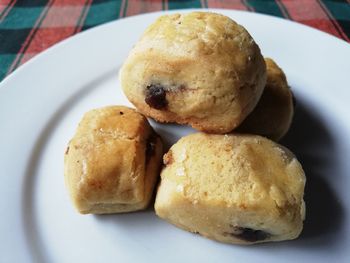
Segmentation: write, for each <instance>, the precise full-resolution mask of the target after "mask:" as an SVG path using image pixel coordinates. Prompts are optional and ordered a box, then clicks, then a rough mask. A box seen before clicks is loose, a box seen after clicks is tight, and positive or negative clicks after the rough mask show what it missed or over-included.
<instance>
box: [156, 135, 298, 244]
mask: <svg viewBox="0 0 350 263" xmlns="http://www.w3.org/2000/svg"><path fill="white" fill-rule="evenodd" d="M164 163H165V167H164V168H163V170H162V172H161V184H160V186H159V188H158V192H157V196H156V202H155V210H156V213H157V215H158V216H159V217H161V218H163V219H165V220H167V221H169V222H170V223H172V224H174V225H176V226H178V227H180V228H182V229H185V230H187V231H191V232H194V233H199V234H201V235H203V236H206V237H208V238H211V239H214V240H217V241H221V242H226V243H234V244H254V243H260V242H268V241H281V240H287V239H294V238H296V237H298V236H299V234H300V232H301V230H302V227H303V220H304V215H305V205H304V201H303V194H304V185H305V175H304V172H303V169H302V167H301V165H300V163H299V162H298V161H297V159H296V158H295V157H294V155H293V154H292V153H291V152H290V151H289V150H287V149H286V148H284V147H283V146H280V145H278V144H276V143H274V142H273V141H270V140H268V139H266V138H264V137H260V136H256V135H234V134H230V135H210V134H202V133H197V134H192V135H189V136H186V137H183V138H181V139H180V140H179V141H178V142H177V143H176V144H175V145H173V146H172V147H171V148H170V150H169V152H168V153H167V154H166V155H165V156H164Z"/></svg>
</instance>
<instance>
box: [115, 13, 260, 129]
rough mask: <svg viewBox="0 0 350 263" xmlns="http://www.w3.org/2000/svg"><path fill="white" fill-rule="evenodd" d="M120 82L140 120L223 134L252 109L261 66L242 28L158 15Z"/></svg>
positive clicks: (211, 16)
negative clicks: (174, 124) (186, 126)
mask: <svg viewBox="0 0 350 263" xmlns="http://www.w3.org/2000/svg"><path fill="white" fill-rule="evenodd" d="M120 79H121V86H122V88H123V90H124V93H125V94H126V96H127V98H128V99H129V100H130V101H131V102H132V103H133V104H134V105H135V106H136V108H137V109H138V110H139V111H140V112H142V113H143V114H145V115H146V116H148V117H152V118H154V119H155V120H157V121H160V122H176V123H180V124H189V125H191V126H192V127H194V128H196V129H198V130H201V131H205V132H211V133H226V132H230V131H232V130H233V128H235V127H237V126H238V125H239V124H240V123H241V122H242V121H243V120H244V118H245V117H246V116H247V115H248V114H249V113H250V112H251V111H252V110H253V108H254V107H255V106H256V104H257V102H258V100H259V98H260V96H261V94H262V91H263V89H264V86H265V83H266V67H265V62H264V59H263V57H262V55H261V53H260V49H259V47H258V46H257V44H256V43H255V42H254V40H253V38H252V37H251V36H250V35H249V33H248V32H247V31H246V30H245V29H244V28H243V27H242V26H240V25H238V24H237V23H236V22H234V21H232V20H231V19H230V18H228V17H226V16H223V15H220V14H215V13H207V12H193V13H188V14H172V15H164V16H161V17H160V18H158V19H157V20H156V21H155V22H154V23H153V24H152V25H150V26H149V27H148V29H147V30H146V31H145V33H144V34H143V36H142V37H141V39H140V40H139V41H138V42H137V43H136V45H135V46H134V48H133V49H132V51H131V52H130V54H129V56H128V58H127V59H126V61H125V63H124V65H123V67H122V69H121V71H120Z"/></svg>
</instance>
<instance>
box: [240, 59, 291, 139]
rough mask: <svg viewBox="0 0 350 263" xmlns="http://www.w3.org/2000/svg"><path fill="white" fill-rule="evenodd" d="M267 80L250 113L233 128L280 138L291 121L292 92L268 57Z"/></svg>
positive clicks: (282, 74) (271, 137)
mask: <svg viewBox="0 0 350 263" xmlns="http://www.w3.org/2000/svg"><path fill="white" fill-rule="evenodd" d="M265 62H266V69H267V82H266V86H265V89H264V92H263V94H262V96H261V98H260V101H259V102H258V105H257V106H256V107H255V109H254V110H253V112H252V113H250V114H249V115H248V117H247V118H246V119H245V120H244V121H243V122H242V124H241V125H240V126H239V127H238V128H237V129H236V130H235V131H237V132H242V133H251V134H259V135H262V136H265V137H267V138H270V139H272V140H275V141H278V140H280V139H281V138H282V137H283V136H284V135H285V134H286V133H287V131H288V130H289V127H290V125H291V123H292V119H293V114H294V106H293V94H292V91H291V90H290V88H289V86H288V83H287V78H286V75H285V74H284V72H283V71H282V69H281V68H280V67H279V66H278V65H277V64H276V63H275V62H274V61H273V60H272V59H270V58H265Z"/></svg>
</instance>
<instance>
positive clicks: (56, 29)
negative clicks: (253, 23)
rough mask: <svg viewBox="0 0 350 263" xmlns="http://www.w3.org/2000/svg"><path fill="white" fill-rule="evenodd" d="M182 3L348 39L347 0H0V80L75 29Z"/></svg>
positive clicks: (349, 2)
mask: <svg viewBox="0 0 350 263" xmlns="http://www.w3.org/2000/svg"><path fill="white" fill-rule="evenodd" d="M182 8H204V9H205V8H227V9H235V10H245V11H249V12H257V13H264V14H269V15H273V16H278V17H283V18H285V19H289V20H293V21H296V22H299V23H303V24H305V25H308V26H311V27H314V28H317V29H319V30H322V31H324V32H327V33H330V34H332V35H334V36H336V37H338V38H340V39H343V40H344V41H347V42H350V0H275V1H272V0H230V1H226V0H196V1H194V0H176V1H171V0H0V81H1V80H2V79H3V78H4V77H5V76H7V75H8V74H10V73H11V72H12V71H14V70H15V69H16V68H18V67H19V66H20V65H22V64H23V63H25V62H26V61H28V60H29V59H31V58H32V57H34V56H35V55H37V54H38V53H40V52H42V51H44V50H45V49H47V48H49V47H50V46H52V45H54V44H55V43H57V42H59V41H61V40H63V39H65V38H67V37H70V36H72V35H74V34H76V33H78V32H80V31H83V30H86V29H88V28H91V27H94V26H97V25H100V24H103V23H105V22H109V21H112V20H116V19H119V18H122V17H126V16H132V15H137V14H141V13H147V12H153V11H160V10H173V9H182Z"/></svg>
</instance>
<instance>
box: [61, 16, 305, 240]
mask: <svg viewBox="0 0 350 263" xmlns="http://www.w3.org/2000/svg"><path fill="white" fill-rule="evenodd" d="M120 81H121V86H122V88H123V91H124V93H125V95H126V96H127V98H128V99H129V100H130V101H131V102H132V103H133V104H134V105H135V107H136V109H137V111H136V110H133V109H130V108H127V107H124V106H109V107H105V108H101V109H96V110H92V111H90V112H88V113H86V115H85V116H84V117H83V119H82V121H81V122H80V124H79V127H78V129H77V131H76V134H75V135H74V137H73V139H72V140H71V141H70V142H69V146H68V148H67V151H66V155H65V181H66V185H67V187H68V189H69V192H70V195H71V198H72V200H73V202H74V204H75V206H76V208H77V209H78V211H79V212H81V213H94V214H101V213H102V214H103V213H122V212H130V211H136V210H140V209H144V208H146V207H147V206H148V205H149V203H150V200H152V198H151V197H152V193H153V189H154V188H155V185H156V183H157V180H158V178H159V175H160V178H161V179H160V183H159V186H158V190H157V194H156V200H155V212H156V214H157V215H158V216H159V217H161V218H163V219H165V220H166V221H168V222H170V223H172V224H174V225H176V226H177V227H179V228H182V229H185V230H188V231H191V232H194V233H199V234H201V235H203V236H206V237H208V238H211V239H214V240H218V241H221V242H226V243H235V244H254V243H259V242H267V241H280V240H288V239H294V238H296V237H298V236H299V234H300V233H301V231H302V227H303V220H304V217H305V205H304V200H303V195H304V187H305V175H304V172H303V169H302V167H301V165H300V163H299V162H298V160H297V159H296V158H295V156H294V155H293V154H292V153H291V152H290V151H289V150H288V149H286V148H285V147H283V146H282V145H279V144H278V143H276V141H278V140H279V139H280V138H282V137H283V136H284V135H285V134H286V132H287V131H288V129H289V127H290V124H291V122H292V117H293V112H294V106H293V95H292V92H291V90H290V88H289V86H288V83H287V79H286V76H285V74H284V73H283V71H282V69H281V68H280V67H279V66H278V65H277V64H276V63H275V62H274V61H273V60H272V59H269V58H265V59H264V58H263V56H262V54H261V51H260V49H259V46H258V45H257V44H256V43H255V41H254V39H253V38H252V37H251V36H250V34H249V33H248V32H247V30H246V29H245V28H244V27H242V26H240V25H239V24H237V23H236V22H234V21H233V20H231V19H230V18H228V17H226V16H223V15H220V14H216V13H209V12H192V13H187V14H172V15H164V16H161V17H160V18H158V19H157V20H156V21H155V22H154V23H153V24H152V25H150V26H149V27H148V28H147V29H146V31H145V32H144V34H143V36H142V37H141V39H140V40H139V41H138V42H137V43H136V45H135V46H134V47H133V49H132V50H131V52H130V54H129V56H128V57H127V59H126V61H125V63H124V65H123V67H122V68H121V71H120ZM146 117H149V118H152V119H154V120H156V121H158V122H163V123H178V124H187V125H190V126H192V127H193V128H195V129H197V130H198V131H199V133H195V134H191V135H188V136H185V137H183V138H181V139H180V140H179V141H178V142H177V143H175V144H174V145H173V146H172V147H171V148H170V149H169V150H168V152H167V153H166V154H165V155H164V157H163V166H162V164H161V159H162V156H163V150H162V142H161V140H160V137H159V136H158V135H157V134H156V133H155V131H154V130H153V129H152V127H151V126H150V125H149V123H148V121H147V119H146ZM135 216H136V215H135Z"/></svg>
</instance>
